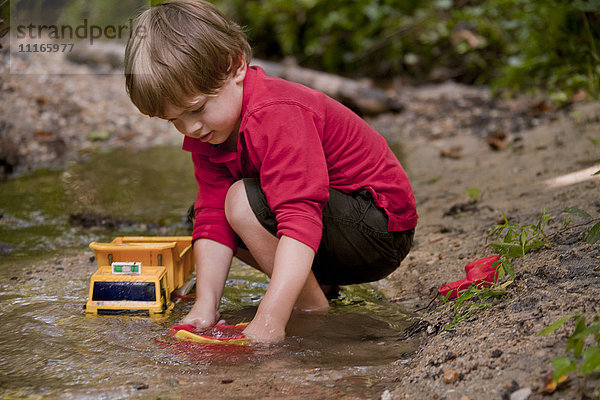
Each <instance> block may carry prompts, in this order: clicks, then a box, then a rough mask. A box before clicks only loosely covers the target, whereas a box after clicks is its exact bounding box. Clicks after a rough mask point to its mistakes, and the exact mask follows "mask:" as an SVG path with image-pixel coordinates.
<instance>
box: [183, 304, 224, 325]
mask: <svg viewBox="0 0 600 400" xmlns="http://www.w3.org/2000/svg"><path fill="white" fill-rule="evenodd" d="M219 317H220V314H219V312H218V311H217V312H214V311H213V312H210V311H206V310H203V307H202V304H199V303H198V302H196V303H195V304H194V306H193V307H192V309H191V310H190V312H189V313H188V315H186V316H185V317H183V319H182V320H181V324H189V325H193V326H195V327H196V330H202V329H206V328H210V327H211V326H213V325H215V324H217V323H218V322H217V321H219Z"/></svg>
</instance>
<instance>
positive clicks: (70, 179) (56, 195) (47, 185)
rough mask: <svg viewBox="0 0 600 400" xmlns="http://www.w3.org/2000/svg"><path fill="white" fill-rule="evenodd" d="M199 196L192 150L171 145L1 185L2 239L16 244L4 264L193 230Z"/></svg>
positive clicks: (114, 153) (96, 158)
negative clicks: (192, 212) (189, 214)
mask: <svg viewBox="0 0 600 400" xmlns="http://www.w3.org/2000/svg"><path fill="white" fill-rule="evenodd" d="M195 197H196V184H195V182H194V177H193V169H192V165H191V160H190V157H189V154H188V153H186V152H184V151H181V149H178V148H174V147H159V148H151V149H145V150H139V151H135V152H132V151H127V150H124V149H115V150H111V151H105V152H101V153H97V154H93V155H90V156H89V157H88V159H87V161H86V162H81V163H74V164H72V165H71V166H70V167H69V168H68V169H67V170H65V171H37V172H34V173H32V174H30V175H27V176H24V177H21V178H18V179H15V180H12V181H8V182H6V183H2V184H0V244H2V243H4V244H6V245H7V246H10V247H9V248H12V249H13V251H11V252H9V253H8V254H4V255H3V256H2V260H0V264H1V263H2V261H7V260H9V259H23V258H28V257H31V256H33V255H42V254H43V255H47V254H48V253H49V252H55V251H64V250H65V249H68V248H73V247H75V248H83V247H86V246H87V245H88V244H89V243H90V242H92V241H100V242H102V241H110V240H112V238H113V237H114V236H124V235H130V236H132V235H181V234H188V233H189V226H188V225H187V224H186V222H185V217H186V211H187V209H188V207H189V206H190V205H191V204H192V203H193V202H194V199H195ZM1 249H2V246H0V250H1Z"/></svg>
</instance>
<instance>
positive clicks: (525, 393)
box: [510, 387, 532, 400]
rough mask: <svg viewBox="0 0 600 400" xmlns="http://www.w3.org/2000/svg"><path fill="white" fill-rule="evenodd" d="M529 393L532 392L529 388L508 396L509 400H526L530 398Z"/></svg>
mask: <svg viewBox="0 0 600 400" xmlns="http://www.w3.org/2000/svg"><path fill="white" fill-rule="evenodd" d="M531 393H532V391H531V388H529V387H526V388H523V389H519V390H517V391H516V392H513V393H512V394H511V395H510V400H527V399H528V398H529V396H531Z"/></svg>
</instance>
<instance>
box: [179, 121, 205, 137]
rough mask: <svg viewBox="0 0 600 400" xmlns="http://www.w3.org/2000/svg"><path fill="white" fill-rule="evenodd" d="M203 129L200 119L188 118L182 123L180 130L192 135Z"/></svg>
mask: <svg viewBox="0 0 600 400" xmlns="http://www.w3.org/2000/svg"><path fill="white" fill-rule="evenodd" d="M201 129H202V123H201V122H200V121H198V120H192V119H188V120H185V121H183V123H182V124H181V129H180V132H181V133H183V134H184V135H192V134H194V133H195V132H198V131H200V130H201Z"/></svg>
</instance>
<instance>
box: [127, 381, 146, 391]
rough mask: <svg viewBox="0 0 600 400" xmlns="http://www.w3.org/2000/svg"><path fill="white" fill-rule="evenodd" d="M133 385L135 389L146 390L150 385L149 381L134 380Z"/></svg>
mask: <svg viewBox="0 0 600 400" xmlns="http://www.w3.org/2000/svg"><path fill="white" fill-rule="evenodd" d="M131 386H133V388H134V389H135V390H146V389H148V388H149V387H150V386H148V384H147V383H143V382H134V383H132V384H131Z"/></svg>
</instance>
